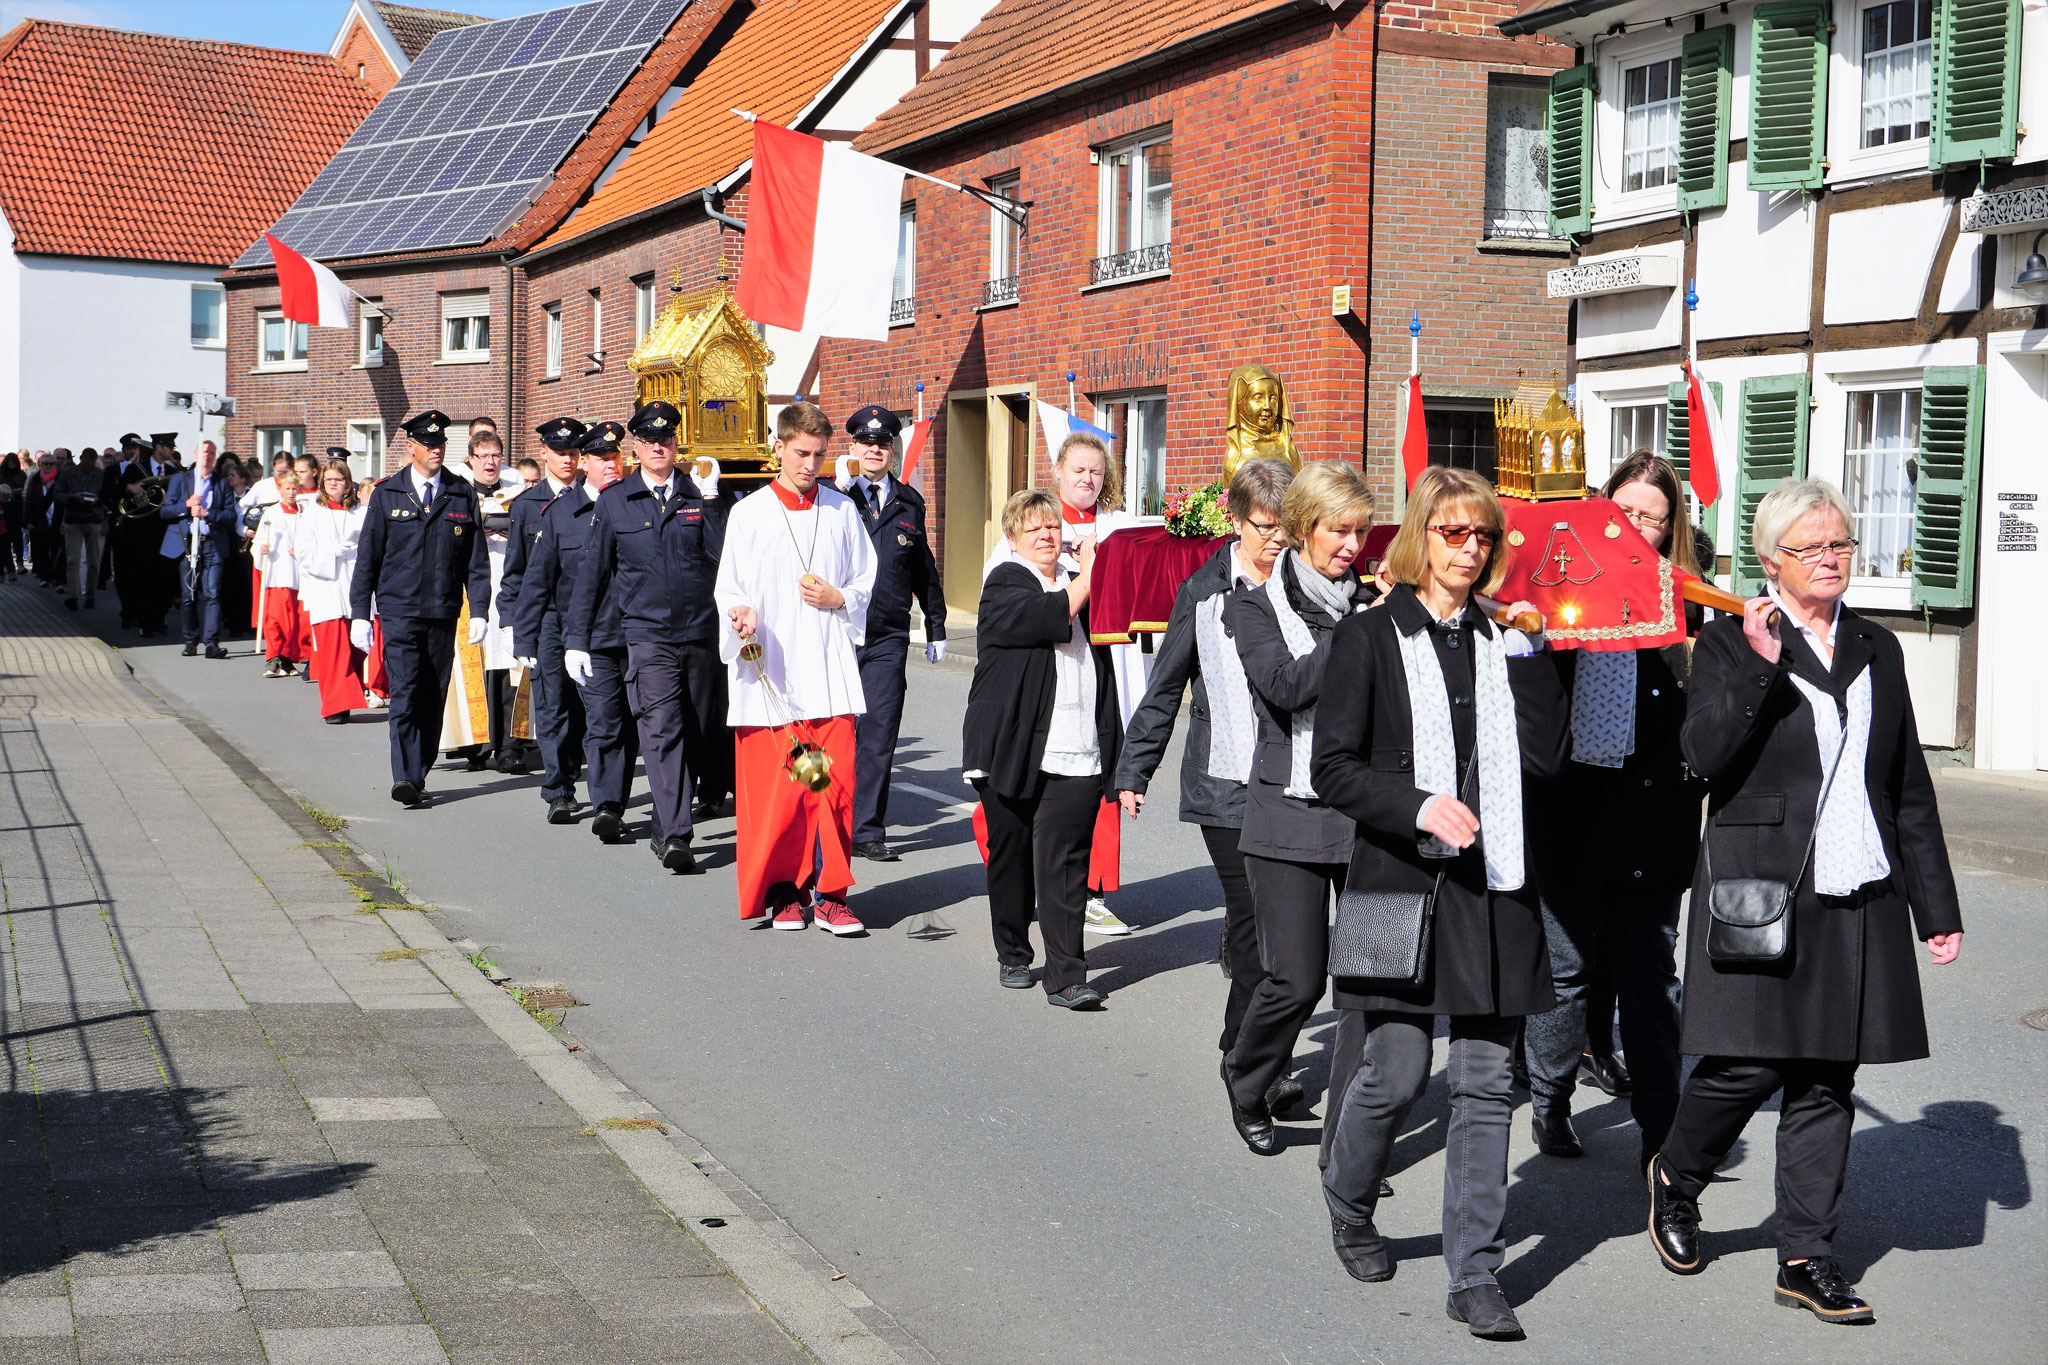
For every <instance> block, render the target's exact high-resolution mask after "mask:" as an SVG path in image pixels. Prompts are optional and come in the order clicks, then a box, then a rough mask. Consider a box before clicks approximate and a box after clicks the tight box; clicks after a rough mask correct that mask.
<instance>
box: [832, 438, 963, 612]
mask: <svg viewBox="0 0 2048 1365" xmlns="http://www.w3.org/2000/svg"><path fill="white" fill-rule="evenodd" d="M846 496H847V497H848V498H850V499H851V500H852V501H853V507H854V510H855V511H856V512H859V513H860V524H861V525H862V526H864V527H866V528H867V533H868V538H869V539H870V540H872V541H874V543H875V589H874V592H873V593H872V594H870V595H869V597H868V619H867V634H866V637H865V638H866V640H867V643H869V644H873V643H874V642H875V641H877V640H881V639H886V638H888V637H890V636H894V635H908V634H909V633H910V604H911V602H912V601H916V602H919V603H921V604H923V606H924V638H925V639H927V640H943V639H945V638H946V594H945V590H944V589H943V588H942V587H941V586H940V583H939V565H938V561H937V560H936V559H934V558H933V557H932V546H931V541H930V540H929V539H928V538H927V537H926V535H925V527H924V497H923V495H922V494H920V493H919V492H918V491H917V490H916V489H915V488H912V487H911V486H910V485H909V484H906V483H905V482H903V480H901V479H899V478H896V477H894V476H893V475H892V476H891V477H890V479H889V500H888V501H887V502H885V503H883V504H882V508H881V514H880V515H879V516H878V515H876V513H875V509H873V508H871V507H869V506H868V500H867V494H866V490H865V489H864V488H863V487H862V486H861V483H860V481H859V480H858V479H856V480H854V483H853V486H852V487H851V488H848V489H847V490H846Z"/></svg>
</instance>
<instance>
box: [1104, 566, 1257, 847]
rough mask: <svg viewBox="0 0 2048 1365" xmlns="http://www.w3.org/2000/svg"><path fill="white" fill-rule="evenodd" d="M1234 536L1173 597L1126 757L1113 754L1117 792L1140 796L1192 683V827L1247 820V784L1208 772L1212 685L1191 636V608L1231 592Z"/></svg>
mask: <svg viewBox="0 0 2048 1365" xmlns="http://www.w3.org/2000/svg"><path fill="white" fill-rule="evenodd" d="M1236 553H1237V543H1236V542H1235V541H1232V542H1231V543H1230V544H1228V545H1225V546H1223V547H1222V548H1221V549H1219V550H1217V551H1216V553H1215V554H1213V555H1211V556H1210V557H1209V559H1208V561H1207V562H1206V563H1204V564H1203V565H1202V566H1201V567H1200V568H1199V569H1196V570H1195V571H1194V573H1193V574H1191V575H1189V577H1188V581H1187V582H1185V583H1183V584H1181V585H1180V591H1179V592H1178V593H1177V594H1175V595H1174V599H1173V615H1172V616H1170V617H1168V618H1167V622H1166V633H1165V634H1164V635H1162V636H1160V637H1159V646H1158V649H1157V652H1155V653H1154V654H1153V656H1152V682H1151V685H1150V686H1149V687H1147V688H1146V690H1145V699H1144V700H1143V701H1142V702H1140V703H1138V709H1137V710H1136V711H1135V712H1133V713H1132V715H1131V723H1130V725H1129V726H1128V727H1126V728H1125V730H1124V751H1123V756H1122V757H1121V758H1119V759H1118V760H1117V765H1116V780H1115V782H1114V783H1113V784H1112V789H1113V790H1115V791H1128V792H1138V793H1140V794H1142V793H1143V792H1144V791H1145V789H1146V787H1148V786H1149V785H1150V784H1151V781H1152V774H1153V773H1154V772H1156V771H1158V769H1159V761H1160V759H1162V758H1163V757H1165V754H1166V746H1167V744H1168V742H1169V741H1171V740H1172V739H1173V724H1174V721H1175V719H1176V718H1177V717H1178V716H1179V715H1180V700H1181V693H1182V692H1183V691H1185V690H1186V689H1187V688H1189V687H1192V688H1194V696H1193V697H1192V698H1190V699H1189V701H1188V737H1187V742H1186V743H1185V744H1184V745H1182V746H1181V757H1180V818H1181V819H1183V820H1185V821H1187V822H1188V823H1189V824H1191V825H1217V826H1220V827H1221V828H1224V829H1240V828H1242V827H1243V825H1244V792H1245V788H1244V784H1243V783H1242V782H1232V781H1231V780H1230V779H1229V778H1227V777H1211V776H1210V775H1209V685H1208V683H1207V681H1206V680H1205V679H1204V678H1203V677H1202V660H1201V656H1200V653H1199V651H1198V650H1197V648H1196V642H1195V610H1196V608H1198V607H1200V606H1201V605H1202V604H1203V603H1204V602H1207V601H1208V600H1209V599H1210V598H1212V597H1216V596H1218V595H1220V594H1223V593H1227V592H1229V591H1230V587H1231V582H1232V579H1233V578H1234V577H1235V574H1234V573H1233V571H1232V564H1233V563H1234V559H1233V557H1234V556H1235V555H1236ZM1223 616H1224V630H1225V631H1226V632H1227V631H1228V630H1229V629H1230V612H1229V611H1227V610H1226V611H1225V612H1224V613H1223Z"/></svg>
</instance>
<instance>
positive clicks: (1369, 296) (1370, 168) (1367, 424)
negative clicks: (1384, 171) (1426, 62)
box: [1358, 0, 1400, 488]
mask: <svg viewBox="0 0 2048 1365" xmlns="http://www.w3.org/2000/svg"><path fill="white" fill-rule="evenodd" d="M1386 2H1387V0H1373V4H1372V65H1371V72H1372V74H1371V76H1370V78H1369V79H1370V80H1371V81H1372V91H1371V93H1370V94H1369V95H1368V96H1367V101H1366V116H1365V123H1366V127H1365V183H1366V196H1365V397H1364V399H1363V401H1362V402H1361V404H1360V407H1359V421H1358V465H1359V469H1360V471H1361V472H1363V471H1364V470H1365V468H1366V467H1367V466H1368V463H1369V462H1370V460H1371V458H1372V300H1373V283H1374V278H1375V277H1374V275H1373V259H1374V255H1375V252H1376V249H1377V248H1378V246H1379V243H1380V233H1379V212H1378V206H1377V200H1378V197H1379V190H1380V181H1379V169H1378V168H1379V156H1380V15H1381V13H1382V11H1383V10H1384V9H1385V8H1386ZM1394 482H1395V485H1396V487H1397V488H1398V486H1399V484H1400V480H1399V479H1398V478H1396V479H1395V481H1394Z"/></svg>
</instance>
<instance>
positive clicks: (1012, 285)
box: [981, 275, 1017, 308]
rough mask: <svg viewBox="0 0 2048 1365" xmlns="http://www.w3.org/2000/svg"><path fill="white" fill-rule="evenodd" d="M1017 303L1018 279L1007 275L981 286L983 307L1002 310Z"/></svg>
mask: <svg viewBox="0 0 2048 1365" xmlns="http://www.w3.org/2000/svg"><path fill="white" fill-rule="evenodd" d="M1016 301H1017V277H1016V276H1015V275H1005V276H1003V277H1002V278H1001V279H999V280H990V281H988V282H987V283H985V284H983V285H982V286H981V306H982V307H984V308H1000V307H1002V306H1003V305H1004V304H1009V303H1015V302H1016Z"/></svg>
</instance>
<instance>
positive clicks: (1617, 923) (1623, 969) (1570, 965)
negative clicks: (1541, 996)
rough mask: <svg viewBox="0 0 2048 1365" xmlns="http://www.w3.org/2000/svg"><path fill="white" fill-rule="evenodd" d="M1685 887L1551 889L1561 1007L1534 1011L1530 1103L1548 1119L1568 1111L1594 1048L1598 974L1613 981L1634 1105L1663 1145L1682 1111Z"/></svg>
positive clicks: (1551, 935)
mask: <svg viewBox="0 0 2048 1365" xmlns="http://www.w3.org/2000/svg"><path fill="white" fill-rule="evenodd" d="M1678 902H1679V893H1678V892H1676V891H1672V892H1648V893H1637V892H1629V891H1626V890H1622V891H1615V890H1612V889H1604V888H1603V889H1586V890H1581V889H1579V888H1576V887H1561V886H1560V887H1553V888H1549V889H1546V890H1545V892H1544V895H1543V935H1544V938H1545V939H1546V940H1547V941H1548V943H1549V945H1550V976H1551V980H1552V982H1553V983H1554V984H1555V986H1556V988H1557V1004H1556V1005H1555V1006H1553V1007H1552V1008H1550V1009H1548V1010H1546V1011H1544V1012H1543V1013H1542V1014H1532V1015H1530V1016H1529V1022H1528V1028H1527V1032H1526V1033H1525V1034H1524V1036H1523V1047H1524V1050H1525V1052H1526V1053H1527V1055H1528V1059H1529V1087H1530V1095H1529V1099H1530V1103H1531V1105H1532V1106H1533V1107H1534V1109H1535V1111H1536V1113H1537V1115H1538V1116H1539V1117H1543V1118H1552V1117H1556V1116H1568V1115H1569V1114H1570V1113H1571V1111H1572V1093H1573V1091H1574V1089H1576V1087H1577V1086H1578V1080H1579V1056H1580V1054H1581V1053H1583V1052H1584V1051H1585V1048H1586V1002H1587V998H1588V996H1589V995H1590V994H1591V993H1592V990H1591V988H1592V985H1593V981H1594V978H1595V976H1596V975H1604V976H1606V977H1607V979H1608V980H1610V981H1611V982H1612V983H1613V986H1614V994H1615V999H1616V1000H1617V1002H1618V1003H1619V1006H1620V1014H1621V1046H1622V1051H1623V1052H1624V1053H1626V1054H1627V1057H1628V1068H1629V1075H1630V1076H1631V1078H1633V1080H1634V1082H1635V1091H1634V1093H1633V1094H1632V1095H1631V1096H1630V1097H1629V1109H1630V1111H1631V1112H1632V1113H1633V1114H1634V1115H1635V1120H1636V1127H1638V1128H1640V1129H1641V1130H1642V1133H1643V1150H1644V1151H1654V1150H1656V1148H1657V1145H1658V1144H1659V1143H1661V1142H1663V1141H1664V1135H1665V1134H1666V1133H1668V1132H1669V1131H1671V1116H1672V1115H1673V1114H1674V1113H1676V1112H1677V1110H1678V1064H1679V1062H1678V969H1677V962H1676V953H1677V944H1678Z"/></svg>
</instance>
